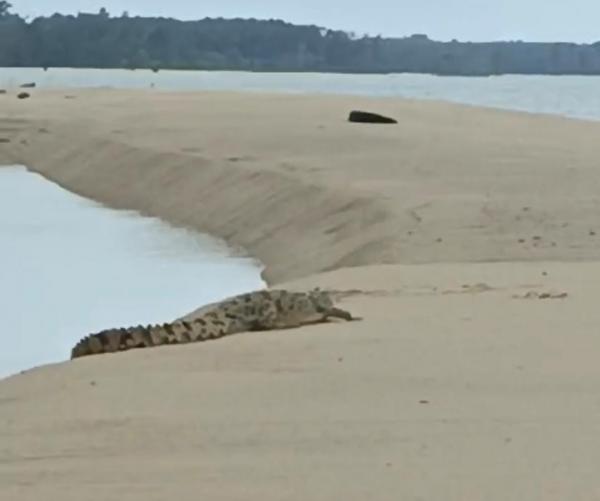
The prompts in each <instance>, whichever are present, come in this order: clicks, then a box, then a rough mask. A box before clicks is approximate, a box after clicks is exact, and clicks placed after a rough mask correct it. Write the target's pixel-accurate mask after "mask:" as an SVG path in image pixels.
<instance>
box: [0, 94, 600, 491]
mask: <svg viewBox="0 0 600 501" xmlns="http://www.w3.org/2000/svg"><path fill="white" fill-rule="evenodd" d="M77 94H78V98H77V99H74V100H65V99H64V98H63V93H42V94H38V93H36V94H35V95H34V99H32V100H30V101H28V102H16V100H10V99H7V100H3V101H2V103H1V105H2V106H3V110H6V113H5V115H4V118H2V119H0V137H7V138H9V139H10V143H3V144H0V163H3V162H8V161H16V162H23V163H27V164H29V165H30V166H31V167H32V168H34V169H36V170H38V171H40V172H42V173H44V174H45V175H47V176H48V177H50V178H52V179H55V180H57V181H58V182H60V183H61V184H63V185H65V186H67V187H69V188H70V189H73V190H75V191H77V192H79V193H82V194H85V195H88V196H92V197H94V198H96V199H98V200H100V201H103V202H105V203H108V204H111V205H114V206H116V207H126V208H132V209H138V210H141V211H144V212H147V213H150V214H153V215H159V216H162V217H164V218H165V219H167V220H169V221H172V222H174V223H176V224H185V225H189V226H191V227H195V228H198V229H201V230H208V231H211V232H213V233H215V234H217V235H220V236H222V237H225V238H227V239H228V240H229V241H230V242H233V243H235V244H239V245H243V246H244V247H245V248H246V249H248V250H249V251H250V252H252V253H253V254H254V255H256V256H258V257H259V258H261V259H262V260H263V261H264V262H265V264H266V265H267V279H269V280H270V281H271V283H277V284H279V285H286V286H290V287H292V288H305V287H310V286H313V285H320V286H322V287H327V288H332V289H335V290H337V291H339V292H340V294H341V298H342V299H341V301H342V303H341V304H342V305H343V306H344V307H346V308H348V309H350V310H351V311H352V312H353V313H354V314H356V315H359V316H363V317H364V319H365V320H364V321H363V322H357V323H351V324H344V323H336V324H331V325H320V326H314V327H310V328H303V329H298V330H290V331H287V332H271V333H253V334H240V335H237V336H233V337H231V338H229V339H224V340H220V341H215V342H209V343H201V344H197V345H188V346H182V347H166V348H159V349H152V350H137V351H133V352H127V353H122V354H117V355H106V356H98V357H90V358H88V359H81V360H78V361H75V362H70V363H65V364H58V365H55V366H50V367H43V368H38V369H35V370H32V371H29V372H26V373H25V374H22V375H17V376H14V377H12V378H8V379H6V380H3V381H1V382H0V499H15V500H27V501H28V500H38V499H40V498H42V497H43V498H44V499H49V500H60V501H69V500H78V501H80V500H88V499H89V500H99V501H100V500H102V501H104V500H106V499H113V498H117V499H122V500H142V499H143V500H164V499H171V498H175V499H181V500H188V499H189V500H192V499H194V500H196V499H200V498H201V499H204V498H206V499H217V500H218V499H222V500H228V501H229V500H247V499H263V500H271V499H272V500H278V501H279V500H305V499H311V500H329V499H338V498H339V499H352V500H354V499H356V500H364V499H366V498H369V499H382V500H384V499H385V500H387V499H389V500H392V499H393V500H395V499H427V500H429V499H436V500H437V499H444V500H466V499H468V500H471V499H473V500H476V499H486V500H499V501H500V500H502V501H505V500H507V499H510V500H527V501H530V500H563V499H569V500H590V499H598V498H600V482H599V481H598V480H597V467H596V465H597V464H598V463H599V461H600V452H599V451H600V448H599V447H598V446H597V445H596V443H595V437H596V436H598V432H599V431H600V430H599V428H600V425H598V419H597V416H598V413H599V412H600V400H599V399H598V383H597V382H598V381H600V377H599V376H600V366H599V364H598V363H597V353H598V352H599V349H600V338H599V337H598V335H597V326H598V325H599V321H600V310H599V309H598V308H596V307H595V298H596V297H597V296H598V293H599V292H600V286H599V285H598V284H600V265H599V264H598V263H597V258H598V255H599V252H598V240H597V239H598V238H600V237H596V235H595V232H596V225H597V224H598V220H597V214H598V211H597V206H598V203H599V201H598V195H597V194H598V183H599V181H600V178H599V174H598V172H599V170H598V168H597V158H598V152H599V151H598V148H599V147H598V146H597V137H599V133H600V125H598V124H590V123H584V122H577V121H572V120H566V119H559V118H549V117H540V116H532V115H524V114H512V113H506V112H496V111H490V110H478V109H471V108H468V107H462V106H455V105H448V104H441V103H418V102H405V101H392V100H379V101H378V100H372V101H369V100H365V99H356V98H329V97H327V98H326V97H310V98H308V97H298V96H295V97H290V96H265V95H249V96H245V95H241V94H208V93H207V94H190V95H186V94H181V95H172V94H158V93H143V92H114V91H87V92H78V93H77ZM2 99H4V98H2ZM367 106H368V107H369V109H372V110H374V111H381V112H383V113H387V114H392V115H394V116H396V117H397V118H399V119H400V124H399V125H398V126H397V127H387V126H383V127H381V126H378V127H364V126H357V125H351V124H346V123H344V121H343V119H344V118H345V116H346V114H347V111H348V110H349V109H351V108H355V107H367ZM499 260H503V261H508V262H495V263H494V262H491V261H499ZM475 261H486V262H481V263H476V262H475ZM349 266H352V267H349ZM327 269H335V270H334V271H330V272H325V273H323V272H324V270H327ZM167 292H168V291H167ZM564 293H566V297H564V296H563V295H564ZM540 294H549V295H550V297H548V298H546V299H541V298H540V297H539V295H540Z"/></svg>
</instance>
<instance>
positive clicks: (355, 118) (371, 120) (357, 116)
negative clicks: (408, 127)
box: [348, 110, 398, 124]
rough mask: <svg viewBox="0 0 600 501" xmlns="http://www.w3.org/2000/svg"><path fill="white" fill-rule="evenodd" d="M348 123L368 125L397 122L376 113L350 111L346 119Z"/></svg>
mask: <svg viewBox="0 0 600 501" xmlns="http://www.w3.org/2000/svg"><path fill="white" fill-rule="evenodd" d="M348 121H349V122H355V123H368V124H397V123H398V121H397V120H394V119H393V118H389V117H385V116H383V115H379V114H377V113H371V112H368V111H356V110H354V111H351V112H350V116H349V117H348Z"/></svg>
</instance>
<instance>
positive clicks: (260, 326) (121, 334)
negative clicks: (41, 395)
mask: <svg viewBox="0 0 600 501" xmlns="http://www.w3.org/2000/svg"><path fill="white" fill-rule="evenodd" d="M329 318H338V319H342V320H347V321H352V320H360V319H359V318H355V317H352V315H351V314H350V313H349V312H347V311H345V310H342V309H340V308H336V307H335V306H334V305H333V301H332V299H331V297H330V295H329V294H328V293H327V292H324V291H321V290H319V289H318V288H317V289H313V290H311V291H309V292H289V291H286V290H270V291H266V290H263V291H255V292H249V293H246V294H240V295H238V296H234V297H232V298H230V299H226V300H224V301H221V302H219V303H216V304H215V305H213V306H212V307H211V308H209V309H208V310H207V311H204V312H203V313H202V314H201V315H200V316H199V317H197V318H195V319H193V320H188V321H177V322H171V323H166V324H163V325H154V326H147V327H144V326H141V325H138V326H137V327H129V328H121V329H108V330H104V331H101V332H99V333H96V334H91V335H89V336H87V337H85V338H83V339H82V340H81V341H79V342H78V343H77V344H76V345H75V347H74V348H73V350H72V351H71V359H73V358H78V357H83V356H86V355H97V354H101V353H112V352H117V351H124V350H130V349H133V348H147V347H152V346H161V345H164V344H184V343H193V342H198V341H208V340H209V339H218V338H220V337H224V336H229V335H231V334H237V333H240V332H248V331H262V330H265V331H266V330H273V329H288V328H294V327H300V326H302V325H309V324H315V323H321V322H327V321H328V319H329Z"/></svg>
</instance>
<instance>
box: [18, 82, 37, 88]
mask: <svg viewBox="0 0 600 501" xmlns="http://www.w3.org/2000/svg"><path fill="white" fill-rule="evenodd" d="M35 85H36V84H35V82H28V83H24V84H22V85H21V88H22V89H33V88H34V87H35Z"/></svg>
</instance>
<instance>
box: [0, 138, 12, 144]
mask: <svg viewBox="0 0 600 501" xmlns="http://www.w3.org/2000/svg"><path fill="white" fill-rule="evenodd" d="M0 143H10V139H8V138H7V137H0Z"/></svg>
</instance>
